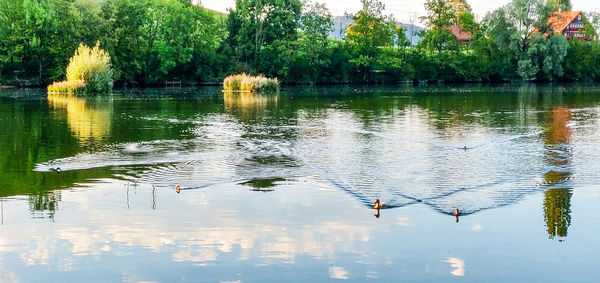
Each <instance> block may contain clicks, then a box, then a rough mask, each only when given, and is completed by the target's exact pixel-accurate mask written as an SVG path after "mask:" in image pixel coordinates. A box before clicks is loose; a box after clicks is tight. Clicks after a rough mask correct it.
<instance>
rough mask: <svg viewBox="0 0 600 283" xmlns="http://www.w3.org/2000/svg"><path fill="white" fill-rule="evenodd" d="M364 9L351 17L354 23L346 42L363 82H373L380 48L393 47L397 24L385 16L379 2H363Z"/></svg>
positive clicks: (367, 0)
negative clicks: (372, 78)
mask: <svg viewBox="0 0 600 283" xmlns="http://www.w3.org/2000/svg"><path fill="white" fill-rule="evenodd" d="M361 1H362V9H361V10H360V11H358V12H357V13H356V14H354V15H351V17H352V20H354V23H353V24H351V25H349V26H348V32H347V34H346V37H345V40H346V42H348V43H349V44H350V48H351V50H352V59H351V60H350V63H352V64H353V65H355V66H356V67H357V68H358V70H359V73H361V74H362V75H363V77H362V80H363V81H369V80H371V77H372V73H373V67H374V66H375V62H376V57H377V56H378V55H379V48H380V47H386V46H391V45H392V43H393V36H394V35H395V34H397V33H396V23H395V21H394V19H393V18H392V17H391V16H385V15H383V10H384V8H385V6H384V5H383V3H382V2H379V1H378V0H361Z"/></svg>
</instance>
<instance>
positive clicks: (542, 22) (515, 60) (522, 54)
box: [485, 0, 568, 80]
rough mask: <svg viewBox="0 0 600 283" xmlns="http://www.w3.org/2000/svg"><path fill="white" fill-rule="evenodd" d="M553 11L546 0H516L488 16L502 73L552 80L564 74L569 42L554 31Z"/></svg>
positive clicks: (497, 66) (503, 75)
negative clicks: (550, 16) (551, 23)
mask: <svg viewBox="0 0 600 283" xmlns="http://www.w3.org/2000/svg"><path fill="white" fill-rule="evenodd" d="M550 12H551V7H550V6H549V5H547V4H546V3H545V2H544V1H543V0H534V1H529V0H513V1H512V2H511V3H509V4H508V5H506V6H504V7H502V8H500V9H498V10H496V11H494V12H493V13H491V14H490V15H488V16H487V17H486V19H485V23H486V26H487V27H488V33H489V36H490V38H491V41H490V45H491V46H490V50H491V55H492V61H493V63H492V64H493V65H494V66H495V70H496V71H497V73H496V75H497V76H498V77H501V78H502V79H508V80H510V79H521V80H534V79H548V80H551V79H553V78H555V77H560V76H562V67H561V64H562V62H563V59H564V57H565V56H566V53H567V48H568V43H567V41H566V40H565V39H564V36H562V35H552V34H551V33H552V30H551V27H550V26H549V25H548V24H547V23H546V22H547V18H548V15H549V14H550ZM545 34H549V35H548V36H546V35H545ZM511 74H517V76H514V75H511Z"/></svg>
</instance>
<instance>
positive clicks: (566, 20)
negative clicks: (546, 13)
mask: <svg viewBox="0 0 600 283" xmlns="http://www.w3.org/2000/svg"><path fill="white" fill-rule="evenodd" d="M580 14H581V11H563V12H556V13H554V14H553V15H551V16H550V17H548V24H549V25H551V26H552V30H553V31H554V33H556V34H561V33H562V32H563V30H565V29H566V28H567V26H568V25H569V24H570V23H572V22H573V21H574V20H576V19H577V16H579V15H580Z"/></svg>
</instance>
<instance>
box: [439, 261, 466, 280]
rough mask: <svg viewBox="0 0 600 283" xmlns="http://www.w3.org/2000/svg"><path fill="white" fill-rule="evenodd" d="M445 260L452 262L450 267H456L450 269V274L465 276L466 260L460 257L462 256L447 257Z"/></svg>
mask: <svg viewBox="0 0 600 283" xmlns="http://www.w3.org/2000/svg"><path fill="white" fill-rule="evenodd" d="M444 262H447V263H449V264H450V267H452V268H454V270H452V271H450V274H452V275H454V276H460V277H462V276H465V261H464V260H462V259H460V258H456V257H449V258H447V259H446V260H445V261H444Z"/></svg>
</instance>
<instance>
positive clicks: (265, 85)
mask: <svg viewBox="0 0 600 283" xmlns="http://www.w3.org/2000/svg"><path fill="white" fill-rule="evenodd" d="M223 90H225V91H278V90H279V81H278V80H277V79H276V78H275V79H269V78H266V77H264V76H250V75H247V74H237V75H231V76H228V77H226V78H225V80H223Z"/></svg>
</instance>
